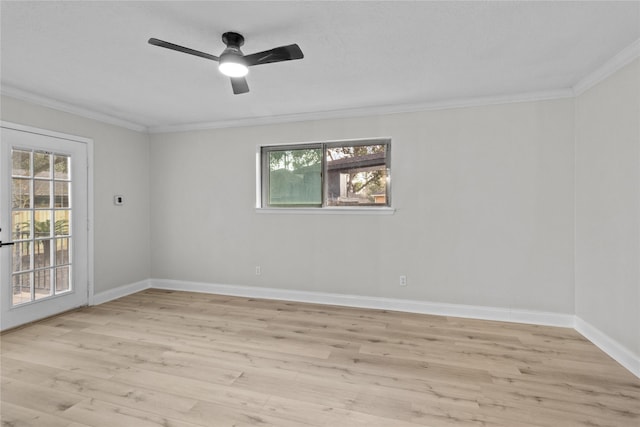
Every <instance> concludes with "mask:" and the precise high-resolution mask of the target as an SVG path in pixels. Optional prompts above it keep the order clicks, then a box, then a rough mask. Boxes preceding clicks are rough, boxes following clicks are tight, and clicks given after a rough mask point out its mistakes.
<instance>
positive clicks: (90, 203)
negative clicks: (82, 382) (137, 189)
mask: <svg viewBox="0 0 640 427" xmlns="http://www.w3.org/2000/svg"><path fill="white" fill-rule="evenodd" d="M0 127H2V128H5V129H12V130H17V131H22V132H28V133H34V134H38V135H43V136H48V137H53V138H61V139H66V140H69V141H73V142H79V143H82V144H85V145H86V148H87V304H88V305H93V301H94V293H95V292H94V247H95V246H94V225H93V224H94V220H93V217H94V194H93V189H94V180H93V170H94V168H93V166H94V165H93V139H91V138H86V137H83V136H77V135H71V134H67V133H62V132H56V131H52V130H48V129H42V128H37V127H34V126H29V125H23V124H19V123H13V122H7V121H4V120H0Z"/></svg>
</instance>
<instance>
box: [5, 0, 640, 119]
mask: <svg viewBox="0 0 640 427" xmlns="http://www.w3.org/2000/svg"><path fill="white" fill-rule="evenodd" d="M0 12H1V19H2V21H1V43H2V45H1V47H2V50H1V65H2V67H1V78H2V91H3V93H5V94H10V95H11V94H13V95H14V96H16V94H19V96H21V97H26V98H31V99H39V100H47V101H54V102H57V103H61V105H62V104H64V105H66V106H72V107H74V108H78V109H86V110H87V111H93V112H96V113H100V114H103V115H108V116H112V117H115V118H118V119H121V120H124V121H127V122H129V123H134V124H138V125H141V126H143V127H146V128H149V129H151V130H154V129H156V130H159V129H166V128H170V127H180V126H185V125H194V124H195V125H212V126H213V125H215V124H216V123H230V122H243V121H244V122H246V123H250V122H251V121H252V120H256V119H259V118H265V117H274V116H277V117H280V118H285V119H286V118H287V117H291V118H293V117H300V116H301V115H302V116H304V115H309V114H310V113H325V114H326V113H327V112H333V113H334V114H335V113H336V112H339V111H342V110H353V109H361V110H362V109H365V110H366V109H372V108H379V107H390V108H391V107H393V106H407V105H416V104H429V103H431V104H437V103H446V102H450V101H452V100H456V99H470V98H477V97H488V96H493V97H495V96H510V95H519V94H530V93H544V92H550V91H559V90H566V89H569V88H571V87H572V86H574V85H575V84H576V83H577V82H579V81H580V80H581V79H583V78H584V77H585V76H586V75H588V74H589V73H591V72H592V71H594V70H595V69H597V68H598V67H599V66H601V65H602V64H603V63H605V62H606V61H607V60H609V59H610V58H612V57H613V56H614V55H616V54H617V53H618V52H620V51H621V50H623V49H624V48H626V47H628V46H629V45H631V44H632V43H634V42H635V41H636V40H638V39H639V38H640V2H638V1H628V2H613V1H603V2H590V1H589V2H587V1H584V2H580V1H574V2H517V1H512V2H454V1H448V2H427V1H406V2H405V1H385V2H382V1H380V2H378V1H364V2H362V1H361V2H352V1H330V2H321V1H298V2H290V1H289V2H270V1H260V2H246V1H235V2H219V1H198V2H184V1H180V2H171V1H147V2H137V1H108V2H100V1H95V2H94V1H86V2H75V1H73V2H62V1H52V2H28V1H15V2H14V1H2V3H1V9H0ZM225 31H237V32H240V33H241V34H243V35H244V36H245V39H246V40H245V45H244V46H243V51H244V52H245V54H249V53H253V52H257V51H262V50H266V49H270V48H272V47H276V46H281V45H286V44H291V43H298V44H299V45H300V47H301V48H302V50H303V52H304V54H305V58H304V59H302V60H299V61H289V62H282V63H278V64H266V65H261V66H256V67H252V68H251V71H250V73H249V75H248V77H247V80H248V82H249V86H250V88H251V92H249V93H248V94H243V95H233V94H232V91H231V87H230V83H229V81H228V79H227V78H226V77H224V76H222V75H221V74H220V73H219V72H218V70H217V63H215V62H212V61H208V60H205V59H202V58H198V57H194V56H190V55H185V54H182V53H178V52H175V51H171V50H167V49H162V48H159V47H156V46H151V45H149V44H147V40H148V39H149V38H150V37H156V38H159V39H163V40H167V41H170V42H173V43H177V44H181V45H184V46H188V47H191V48H193V49H197V50H201V51H204V52H208V53H211V54H214V55H219V54H220V53H221V51H222V50H223V49H224V44H223V43H222V41H221V39H220V36H221V34H222V33H223V32H225Z"/></svg>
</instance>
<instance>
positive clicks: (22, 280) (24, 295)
mask: <svg viewBox="0 0 640 427" xmlns="http://www.w3.org/2000/svg"><path fill="white" fill-rule="evenodd" d="M31 274H32V273H24V274H14V275H13V278H12V279H11V280H12V282H13V283H12V284H11V288H12V289H13V292H11V293H12V298H11V302H12V304H13V305H17V304H22V303H25V302H29V301H31Z"/></svg>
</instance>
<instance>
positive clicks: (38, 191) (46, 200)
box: [33, 179, 51, 208]
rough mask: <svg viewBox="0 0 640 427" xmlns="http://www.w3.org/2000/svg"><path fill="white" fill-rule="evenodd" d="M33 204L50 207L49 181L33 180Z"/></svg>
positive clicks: (37, 206) (39, 206)
mask: <svg viewBox="0 0 640 427" xmlns="http://www.w3.org/2000/svg"><path fill="white" fill-rule="evenodd" d="M33 205H34V206H35V207H36V208H50V207H51V181H42V180H39V179H37V180H34V181H33Z"/></svg>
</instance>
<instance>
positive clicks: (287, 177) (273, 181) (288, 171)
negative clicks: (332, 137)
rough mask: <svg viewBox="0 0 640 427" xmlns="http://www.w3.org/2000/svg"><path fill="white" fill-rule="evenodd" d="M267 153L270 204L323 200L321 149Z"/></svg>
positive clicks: (310, 203)
mask: <svg viewBox="0 0 640 427" xmlns="http://www.w3.org/2000/svg"><path fill="white" fill-rule="evenodd" d="M268 153H269V155H268V162H269V189H268V190H269V193H268V194H269V205H271V206H295V205H321V204H322V149H320V148H312V149H294V150H282V151H269V152H268Z"/></svg>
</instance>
